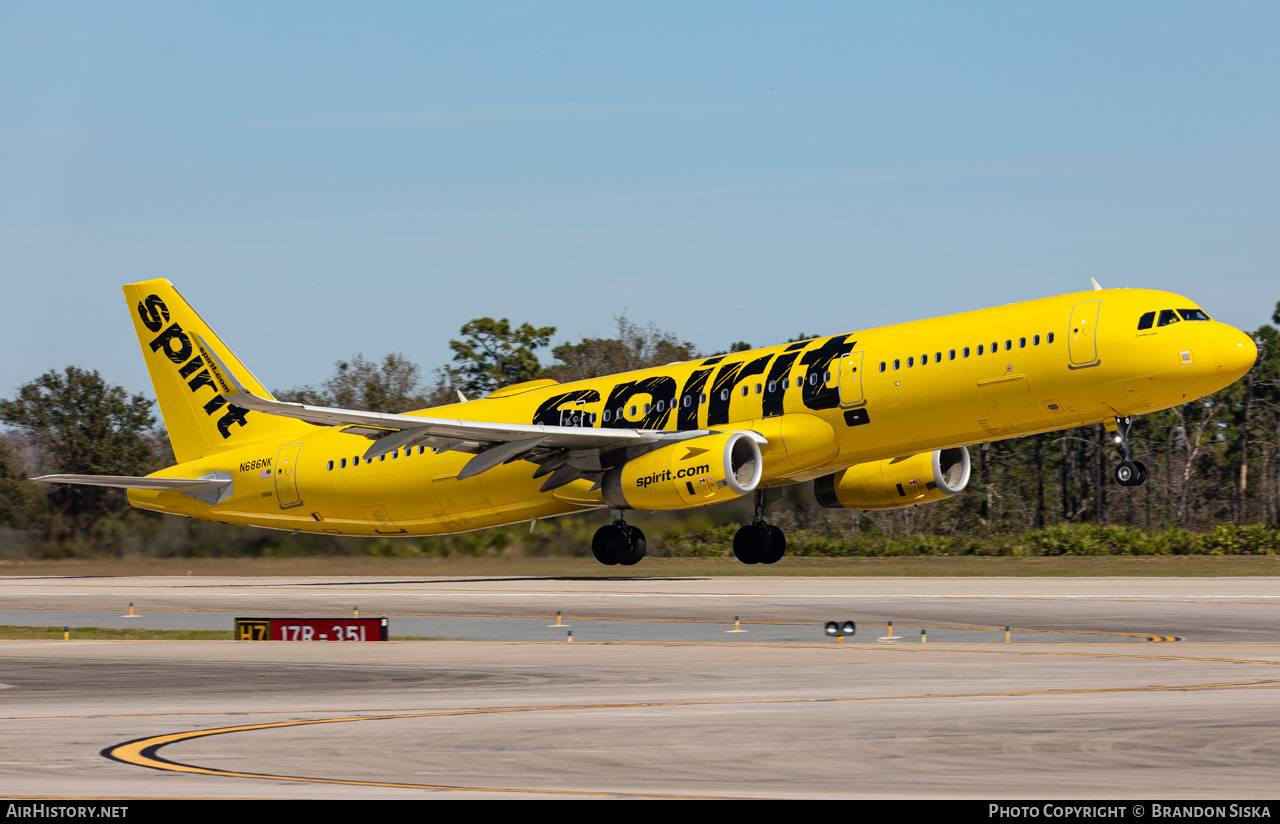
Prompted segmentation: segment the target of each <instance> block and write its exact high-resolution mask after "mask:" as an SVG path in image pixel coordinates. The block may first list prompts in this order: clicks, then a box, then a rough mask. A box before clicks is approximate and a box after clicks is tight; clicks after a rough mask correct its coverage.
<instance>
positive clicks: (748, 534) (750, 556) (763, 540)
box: [733, 524, 773, 564]
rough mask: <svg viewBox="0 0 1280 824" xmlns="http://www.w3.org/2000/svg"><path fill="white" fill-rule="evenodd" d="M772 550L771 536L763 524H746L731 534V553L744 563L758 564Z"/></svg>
mask: <svg viewBox="0 0 1280 824" xmlns="http://www.w3.org/2000/svg"><path fill="white" fill-rule="evenodd" d="M772 550H773V538H772V537H771V536H770V535H769V528H768V527H766V526H765V525H764V524H747V525H746V526H744V527H743V528H742V529H739V530H738V531H737V533H735V534H734V536H733V554H734V555H735V556H736V557H737V558H738V560H739V561H741V562H742V563H744V564H758V563H760V562H761V561H763V560H764V559H765V557H766V556H768V555H769V553H770V552H771V551H772Z"/></svg>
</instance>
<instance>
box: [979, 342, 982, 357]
mask: <svg viewBox="0 0 1280 824" xmlns="http://www.w3.org/2000/svg"><path fill="white" fill-rule="evenodd" d="M978 354H979V355H981V354H982V344H978Z"/></svg>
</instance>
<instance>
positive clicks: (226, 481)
mask: <svg viewBox="0 0 1280 824" xmlns="http://www.w3.org/2000/svg"><path fill="white" fill-rule="evenodd" d="M31 480H33V481H43V482H44V483H48V484H81V485H84V486H111V487H116V488H118V489H148V490H151V491H153V492H181V493H182V494H184V495H188V496H190V497H192V498H195V499H196V500H198V501H203V502H205V503H207V504H216V503H220V502H222V501H224V500H226V498H227V496H228V495H230V494H231V473H229V472H210V473H209V474H208V475H205V476H204V477H203V478H139V477H134V476H131V475H41V476H40V477H38V478H32V479H31Z"/></svg>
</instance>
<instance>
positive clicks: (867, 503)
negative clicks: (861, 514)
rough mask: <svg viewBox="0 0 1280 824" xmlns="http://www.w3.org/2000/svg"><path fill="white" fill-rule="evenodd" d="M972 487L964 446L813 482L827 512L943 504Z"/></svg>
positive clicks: (855, 468) (878, 463) (879, 463)
mask: <svg viewBox="0 0 1280 824" xmlns="http://www.w3.org/2000/svg"><path fill="white" fill-rule="evenodd" d="M968 483H969V450H968V449H967V448H966V447H963V446H960V447H955V448H952V449H938V450H934V451H933V452H921V453H920V454H918V455H912V456H911V457H909V458H889V459H886V460H883V461H875V462H873V463H865V464H858V465H856V466H851V467H849V468H848V469H842V470H840V471H839V472H837V473H835V474H834V475H827V476H826V477H823V478H819V479H818V480H816V481H814V482H813V492H814V495H815V496H816V497H817V499H818V503H819V504H821V505H822V506H824V507H826V508H827V509H863V510H866V509H897V508H898V507H903V506H915V505H916V504H923V503H928V502H930V501H940V500H942V499H943V498H949V497H951V496H952V495H955V494H957V493H958V492H960V491H962V490H963V489H964V488H965V486H966V485H968Z"/></svg>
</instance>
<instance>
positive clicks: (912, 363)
mask: <svg viewBox="0 0 1280 824" xmlns="http://www.w3.org/2000/svg"><path fill="white" fill-rule="evenodd" d="M915 365H916V359H915V358H907V368H908V369H910V368H911V367H913V366H915Z"/></svg>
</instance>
